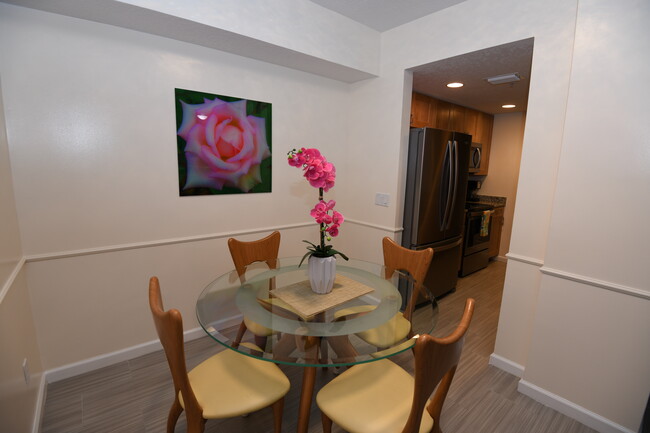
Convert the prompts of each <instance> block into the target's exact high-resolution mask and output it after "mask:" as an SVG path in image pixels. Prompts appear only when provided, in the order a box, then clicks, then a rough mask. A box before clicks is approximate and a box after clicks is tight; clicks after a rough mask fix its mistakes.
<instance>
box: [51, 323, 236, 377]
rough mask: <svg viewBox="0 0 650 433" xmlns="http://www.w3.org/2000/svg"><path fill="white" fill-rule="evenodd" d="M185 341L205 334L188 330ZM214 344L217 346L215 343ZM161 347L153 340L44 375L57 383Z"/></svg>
mask: <svg viewBox="0 0 650 433" xmlns="http://www.w3.org/2000/svg"><path fill="white" fill-rule="evenodd" d="M240 322H241V315H237V316H233V317H230V318H228V319H225V320H223V321H222V323H221V324H219V327H220V328H222V327H229V326H235V325H237V324H239V323H240ZM183 335H184V338H185V341H191V340H196V339H197V338H201V337H205V336H206V335H207V334H206V333H205V331H204V330H203V329H202V328H201V327H198V328H194V329H190V330H189V331H185V332H184V333H183ZM215 344H217V343H216V342H215ZM161 349H162V345H161V344H160V340H158V339H155V340H152V341H148V342H146V343H142V344H138V345H136V346H132V347H127V348H125V349H121V350H118V351H115V352H111V353H106V354H103V355H99V356H95V357H93V358H88V359H84V360H82V361H79V362H74V363H72V364H68V365H64V366H62V367H58V368H54V369H52V370H48V371H46V372H45V373H44V376H45V379H46V380H47V383H52V382H58V381H59V380H64V379H68V378H70V377H74V376H77V375H80V374H84V373H88V372H90V371H93V370H97V369H98V368H103V367H108V366H109V365H113V364H116V363H118V362H122V361H128V360H130V359H133V358H137V357H138V356H142V355H147V354H149V353H152V352H155V351H157V350H161Z"/></svg>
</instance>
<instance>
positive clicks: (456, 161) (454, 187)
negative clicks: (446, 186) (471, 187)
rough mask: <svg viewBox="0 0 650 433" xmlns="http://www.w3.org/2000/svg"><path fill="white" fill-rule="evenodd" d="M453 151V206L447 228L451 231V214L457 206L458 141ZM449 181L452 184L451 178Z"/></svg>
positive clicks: (449, 212) (449, 213)
mask: <svg viewBox="0 0 650 433" xmlns="http://www.w3.org/2000/svg"><path fill="white" fill-rule="evenodd" d="M451 150H452V154H453V160H454V163H453V167H452V170H453V173H454V185H453V190H452V193H451V206H450V207H449V210H448V216H447V226H446V227H445V228H446V229H449V227H451V214H452V213H453V212H454V207H455V206H456V193H457V191H458V142H457V141H456V140H454V142H453V145H452V148H451ZM449 181H450V183H451V178H450V179H449Z"/></svg>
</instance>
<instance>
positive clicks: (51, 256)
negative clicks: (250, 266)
mask: <svg viewBox="0 0 650 433" xmlns="http://www.w3.org/2000/svg"><path fill="white" fill-rule="evenodd" d="M312 225H314V223H313V222H305V223H296V224H286V225H281V226H272V227H260V228H255V229H249V230H232V231H229V232H221V233H208V234H205V235H198V236H183V237H179V238H171V239H161V240H157V241H148V242H136V243H132V244H121V245H108V246H105V247H96V248H84V249H81V250H71V251H60V252H56V253H47V254H32V255H28V256H26V257H25V261H26V262H27V263H31V262H40V261H43V260H56V259H64V258H68V257H77V256H85V255H91V254H102V253H111V252H116V251H125V250H135V249H139V248H154V247H159V246H163V245H174V244H182V243H189V242H200V241H206V240H211V239H222V238H228V237H235V236H242V235H250V234H256V233H264V232H272V231H274V230H291V229H296V228H301V227H309V226H312Z"/></svg>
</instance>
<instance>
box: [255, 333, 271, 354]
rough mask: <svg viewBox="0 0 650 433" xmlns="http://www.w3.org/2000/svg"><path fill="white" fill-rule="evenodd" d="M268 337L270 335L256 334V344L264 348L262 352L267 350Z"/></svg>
mask: <svg viewBox="0 0 650 433" xmlns="http://www.w3.org/2000/svg"><path fill="white" fill-rule="evenodd" d="M267 338H268V337H264V336H261V335H256V336H255V337H254V340H255V345H256V346H257V347H259V348H260V349H262V352H264V351H265V350H266V340H267Z"/></svg>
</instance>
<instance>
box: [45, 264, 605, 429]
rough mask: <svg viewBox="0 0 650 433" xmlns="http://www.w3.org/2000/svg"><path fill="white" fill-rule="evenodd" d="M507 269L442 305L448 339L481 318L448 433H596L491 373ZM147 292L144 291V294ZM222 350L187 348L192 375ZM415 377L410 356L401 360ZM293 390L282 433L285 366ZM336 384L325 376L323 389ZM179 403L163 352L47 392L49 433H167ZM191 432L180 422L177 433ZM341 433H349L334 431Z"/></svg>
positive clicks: (484, 274)
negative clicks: (467, 317) (472, 306)
mask: <svg viewBox="0 0 650 433" xmlns="http://www.w3.org/2000/svg"><path fill="white" fill-rule="evenodd" d="M504 274H505V264H503V263H500V262H493V263H491V265H490V266H489V267H488V268H487V269H485V270H483V271H480V272H477V273H475V274H473V275H470V276H468V277H466V278H463V279H461V280H460V281H459V285H458V287H457V290H456V292H455V293H452V294H450V295H448V296H447V297H445V298H443V299H442V300H441V301H440V323H450V325H449V326H447V327H446V328H440V329H438V330H436V332H435V335H438V336H441V335H446V334H447V333H449V332H450V330H451V329H452V328H453V327H454V325H453V324H454V323H456V321H457V320H458V319H459V318H460V316H461V314H462V309H463V306H464V302H465V299H466V298H467V297H474V298H475V299H476V301H477V306H476V312H475V315H474V319H473V322H472V325H471V327H470V330H469V333H468V336H467V339H466V344H465V349H464V352H463V357H462V360H461V365H460V366H459V369H458V372H457V373H456V377H455V378H454V382H453V384H452V387H451V390H450V393H449V395H448V397H447V400H446V403H445V407H444V409H443V418H442V421H441V426H442V430H443V431H445V432H455V433H480V432H499V433H520V432H521V433H542V432H543V433H591V432H595V431H594V430H591V429H589V428H587V427H585V426H584V425H582V424H580V423H578V422H577V421H574V420H572V419H570V418H568V417H566V416H564V415H562V414H560V413H558V412H556V411H554V410H552V409H549V408H547V407H545V406H543V405H541V404H539V403H537V402H535V401H534V400H532V399H530V398H528V397H526V396H524V395H522V394H520V393H518V392H517V382H518V378H516V377H515V376H512V375H510V374H508V373H505V372H503V371H501V370H499V369H497V368H495V367H492V366H489V365H488V358H489V356H490V354H491V353H492V351H493V349H494V340H495V337H496V325H497V321H498V316H499V307H500V302H501V291H502V288H503V280H504ZM144 290H145V288H143V291H144ZM218 350H220V349H219V348H218V347H217V346H216V345H215V343H214V342H213V341H212V340H210V339H208V338H201V339H199V340H194V341H190V342H188V343H186V356H187V361H188V367H189V368H192V367H193V366H194V365H196V364H198V363H199V362H201V361H202V360H204V359H206V358H207V357H209V356H210V355H211V354H213V353H216V351H218ZM394 361H396V362H398V363H399V364H400V365H402V366H403V367H404V368H406V369H407V370H410V371H412V359H411V357H410V352H409V353H406V354H402V355H399V357H395V359H394ZM281 368H282V369H283V371H284V372H285V373H286V374H287V376H288V377H289V379H290V380H291V383H292V388H291V390H290V391H289V394H288V395H287V401H286V404H285V410H284V417H283V431H286V432H291V431H295V429H296V415H297V412H298V399H299V397H300V383H301V382H300V381H301V377H302V376H301V370H300V368H299V367H288V366H282V367H281ZM332 377H333V373H332V372H330V371H322V372H320V373H319V374H318V377H317V384H316V386H317V388H318V387H319V386H322V385H323V384H325V383H327V381H328V380H330V379H331V378H332ZM172 400H173V386H172V383H171V376H170V374H169V368H168V366H167V362H166V360H165V356H164V354H163V353H162V351H159V352H155V353H151V354H148V355H145V356H141V357H139V358H135V359H132V360H129V361H125V362H121V363H118V364H115V365H111V366H109V367H106V368H102V369H100V370H96V371H93V372H90V373H86V374H83V375H80V376H76V377H73V378H70V379H66V380H63V381H59V382H55V383H51V384H49V385H48V389H47V397H46V402H45V410H44V415H43V421H42V426H41V431H42V433H63V432H65V433H82V432H83V433H86V432H88V433H90V432H93V433H96V432H101V433H104V432H105V433H143V432H164V431H165V424H166V418H167V411H168V410H169V407H170V405H171V402H172ZM184 431H185V420H184V417H183V416H181V418H180V419H179V422H178V424H177V426H176V432H184ZM271 431H272V414H271V411H270V409H266V410H261V411H259V412H256V413H253V414H250V415H249V416H247V417H236V418H231V419H227V420H210V421H208V423H207V425H206V432H227V433H245V432H246V433H249V432H271ZM320 431H322V430H321V426H320V414H319V413H318V409H317V407H316V405H315V404H314V405H313V406H312V413H311V420H310V428H309V432H310V433H316V432H320ZM334 431H335V432H342V431H343V430H341V429H339V428H337V427H336V426H335V428H334Z"/></svg>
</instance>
